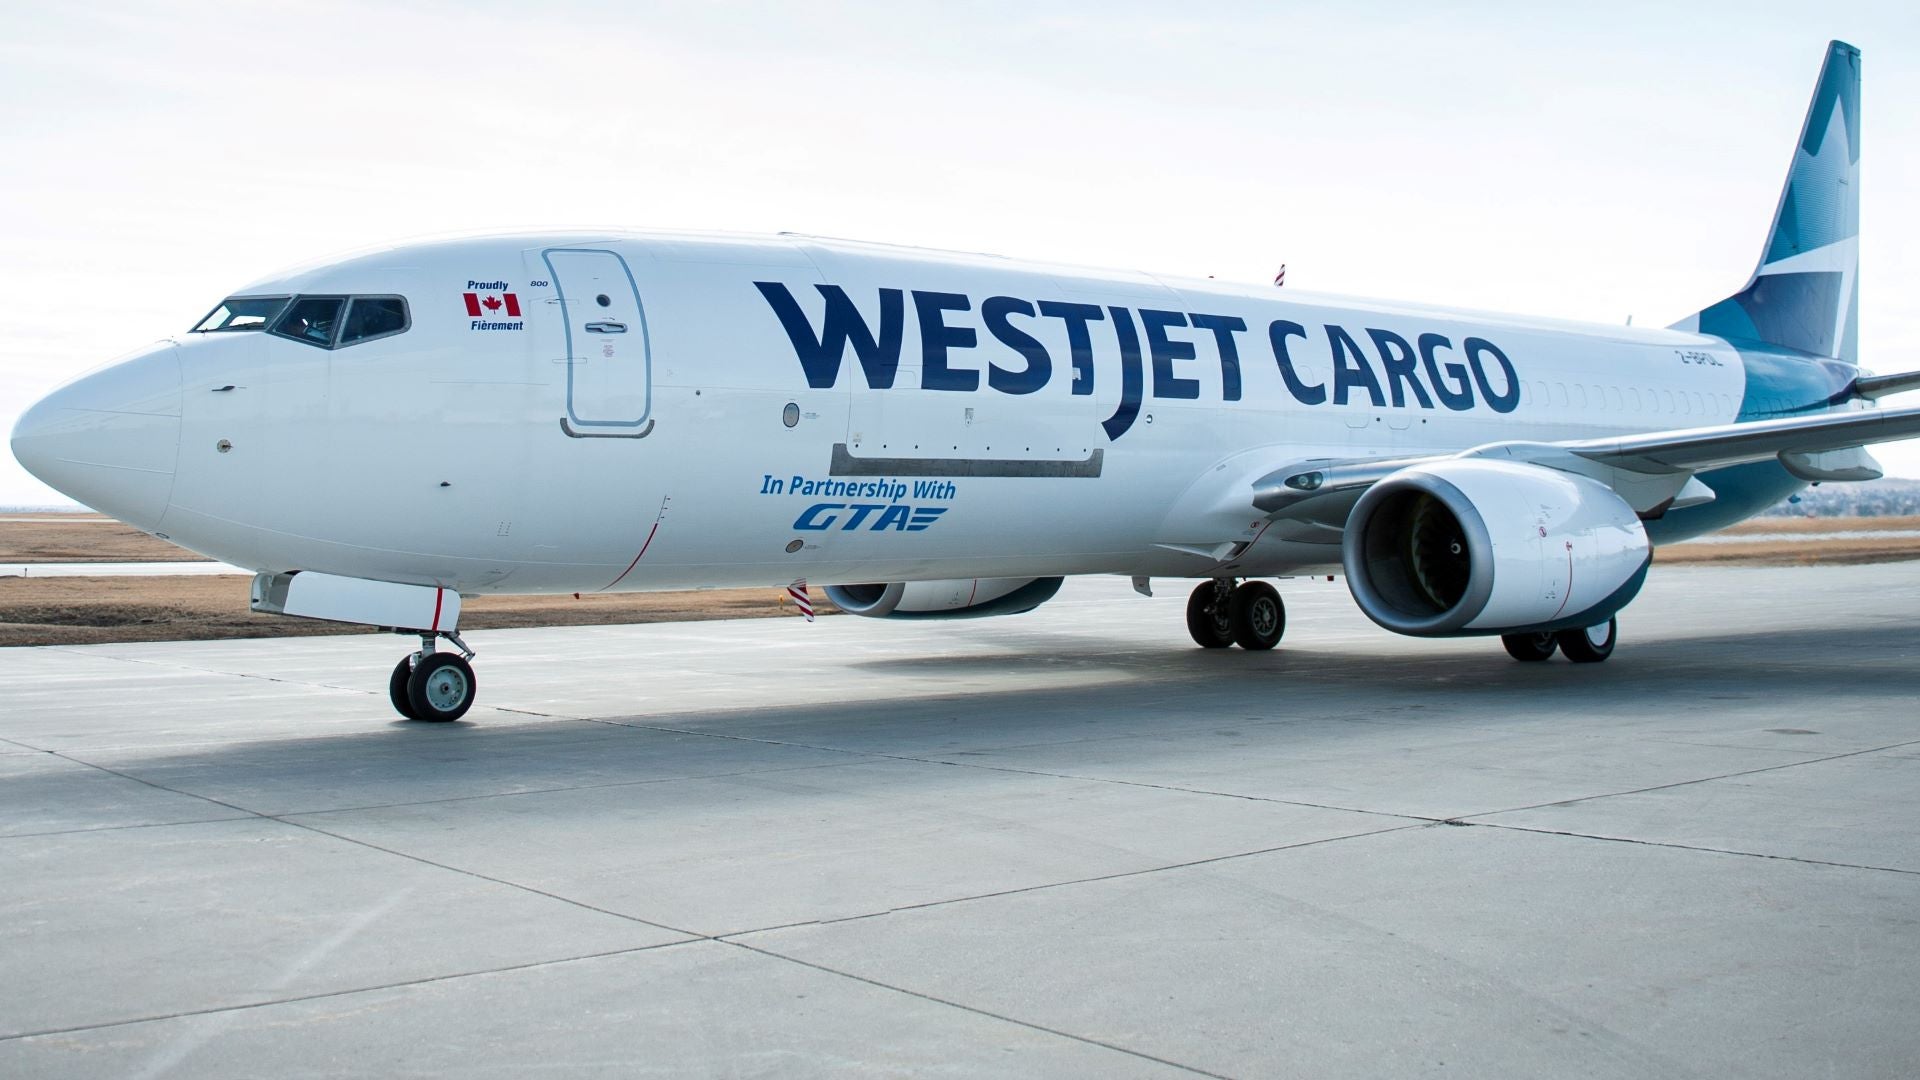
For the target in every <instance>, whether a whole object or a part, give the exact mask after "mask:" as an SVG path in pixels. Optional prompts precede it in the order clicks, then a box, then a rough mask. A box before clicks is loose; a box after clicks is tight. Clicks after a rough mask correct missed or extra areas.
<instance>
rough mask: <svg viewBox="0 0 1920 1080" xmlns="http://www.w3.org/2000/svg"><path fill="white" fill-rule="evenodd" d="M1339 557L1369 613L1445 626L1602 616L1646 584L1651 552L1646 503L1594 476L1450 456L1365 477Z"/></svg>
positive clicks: (1526, 625) (1581, 622) (1559, 625)
mask: <svg viewBox="0 0 1920 1080" xmlns="http://www.w3.org/2000/svg"><path fill="white" fill-rule="evenodd" d="M1341 557H1342V562H1344V563H1345V566H1346V571H1347V586H1348V588H1349V589H1350V590H1351V591H1352V592H1353V598H1354V600H1355V601H1356V602H1357V603H1358V604H1359V605H1360V610H1361V611H1364V612H1366V614H1367V617H1368V618H1370V619H1372V620H1373V621H1374V622H1376V623H1379V624H1380V625H1381V626H1384V627H1386V628H1387V629H1389V630H1392V631H1395V632H1396V633H1401V634H1412V635H1416V636H1420V637H1441V636H1463V635H1470V634H1506V633H1516V632H1521V631H1548V630H1569V629H1574V628H1576V627H1586V626H1595V625H1598V624H1600V623H1603V622H1606V621H1607V620H1608V619H1610V618H1612V617H1613V615H1614V613H1615V612H1617V611H1619V610H1620V609H1621V608H1623V607H1625V606H1626V605H1627V602H1628V601H1630V600H1632V599H1633V597H1634V595H1635V594H1636V593H1638V592H1639V591H1640V586H1641V584H1642V583H1643V582H1644V581H1645V580H1646V576H1647V567H1648V565H1649V564H1650V563H1651V561H1652V557H1653V556H1652V548H1651V547H1650V546H1649V545H1648V543H1647V533H1646V529H1645V528H1643V527H1642V526H1641V524H1640V518H1639V515H1637V514H1635V513H1634V511H1633V508H1632V507H1630V506H1628V505H1627V503H1626V502H1625V501H1624V500H1622V499H1621V498H1620V496H1619V495H1617V494H1615V493H1614V492H1613V490H1612V489H1611V488H1609V487H1607V486H1606V485H1605V484H1602V483H1600V482H1599V481H1597V480H1593V479H1590V478H1588V477H1584V476H1579V475H1576V474H1573V473H1567V472H1561V471H1559V470H1556V469H1549V468H1544V467H1542V466H1539V465H1528V464H1523V463H1520V462H1514V461H1491V460H1481V459H1475V458H1453V459H1449V460H1446V461H1441V462H1436V463H1434V464H1431V465H1417V466H1413V467H1410V468H1406V469H1402V470H1400V471H1399V472H1396V473H1392V474H1389V475H1388V476H1387V477H1386V478H1385V479H1383V480H1381V481H1380V482H1378V483H1376V484H1374V485H1373V487H1371V488H1369V489H1368V490H1367V493H1366V494H1365V495H1362V496H1361V497H1360V501H1359V502H1358V503H1356V504H1355V505H1354V508H1353V513H1352V515H1351V516H1349V517H1348V519H1347V527H1346V535H1345V537H1344V540H1343V542H1342V550H1341Z"/></svg>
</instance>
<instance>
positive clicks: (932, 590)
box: [826, 577, 1063, 619]
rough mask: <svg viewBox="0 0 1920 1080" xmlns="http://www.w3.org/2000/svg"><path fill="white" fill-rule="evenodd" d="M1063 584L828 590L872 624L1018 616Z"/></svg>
mask: <svg viewBox="0 0 1920 1080" xmlns="http://www.w3.org/2000/svg"><path fill="white" fill-rule="evenodd" d="M1062 580H1063V579H1061V578H1057V577H1047V578H954V579H952V580H949V581H895V582H892V583H891V584H885V585H829V586H827V590H826V591H827V599H829V600H831V601H833V604H834V606H835V607H837V608H839V609H840V610H841V611H844V612H846V613H847V614H849V615H865V616H867V617H868V618H870V619H978V618H984V617H985V616H988V615H1019V614H1021V613H1023V612H1028V611H1032V610H1033V609H1034V608H1037V607H1039V606H1040V605H1041V604H1044V603H1046V602H1047V601H1049V600H1051V599H1053V594H1054V593H1057V592H1059V591H1060V583H1061V581H1062Z"/></svg>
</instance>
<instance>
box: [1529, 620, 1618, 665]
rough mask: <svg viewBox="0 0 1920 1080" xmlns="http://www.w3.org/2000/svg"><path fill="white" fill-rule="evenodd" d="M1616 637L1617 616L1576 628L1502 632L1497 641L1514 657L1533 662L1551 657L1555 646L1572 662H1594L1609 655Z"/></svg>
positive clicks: (1616, 639)
mask: <svg viewBox="0 0 1920 1080" xmlns="http://www.w3.org/2000/svg"><path fill="white" fill-rule="evenodd" d="M1619 638H1620V627H1619V621H1618V620H1617V619H1608V620H1607V621H1606V622H1603V623H1600V624H1599V625H1597V626H1589V627H1586V628H1584V629H1579V630H1561V631H1559V632H1557V633H1556V632H1553V631H1548V632H1546V633H1540V634H1502V635H1500V644H1502V645H1505V646H1506V647H1507V655H1508V656H1511V657H1513V658H1514V659H1515V660H1524V661H1526V662H1528V663H1536V662H1538V661H1541V660H1551V659H1552V658H1553V654H1554V650H1556V649H1557V650H1559V651H1560V652H1561V653H1562V654H1564V655H1565V656H1566V658H1567V659H1569V660H1571V661H1573V662H1574V663H1576V664H1597V663H1599V662H1600V661H1602V660H1605V659H1606V658H1607V657H1609V656H1612V655H1613V645H1614V642H1616V641H1618V640H1619Z"/></svg>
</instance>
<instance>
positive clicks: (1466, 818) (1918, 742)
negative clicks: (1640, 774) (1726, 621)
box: [1443, 739, 1920, 825]
mask: <svg viewBox="0 0 1920 1080" xmlns="http://www.w3.org/2000/svg"><path fill="white" fill-rule="evenodd" d="M1907 746H1920V739H1907V740H1905V741H1902V742H1897V743H1888V744H1887V745H1885V746H1870V747H1868V748H1866V749H1865V750H1848V751H1846V752H1844V753H1839V754H1826V755H1823V756H1821V757H1812V758H1806V759H1804V760H1801V761H1787V762H1782V763H1781V764H1778V765H1762V766H1760V767H1758V768H1753V769H1739V770H1736V771H1734V772H1730V773H1721V774H1719V775H1718V776H1701V777H1696V778H1695V779H1692V780H1676V781H1674V782H1672V783H1670V784H1652V785H1649V786H1647V787H1639V788H1632V789H1629V790H1626V791H1609V792H1603V793H1601V794H1599V795H1582V796H1579V797H1577V798H1572V799H1555V800H1553V801H1552V802H1543V803H1533V804H1531V805H1529V806H1509V807H1507V808H1506V809H1504V810H1485V811H1482V812H1480V813H1477V814H1460V815H1456V816H1454V817H1450V818H1445V819H1443V820H1445V821H1447V822H1449V823H1456V822H1457V823H1459V824H1465V825H1479V824H1489V823H1487V822H1479V821H1475V820H1473V819H1475V818H1484V817H1496V816H1498V815H1500V814H1518V813H1520V812H1522V811H1525V810H1544V809H1546V808H1548V807H1553V806H1574V805H1577V804H1579V803H1583V802H1592V801H1594V800H1596V799H1617V798H1619V797H1621V796H1623V795H1644V794H1646V793H1648V792H1652V791H1668V790H1671V789H1673V788H1682V787H1690V786H1692V785H1694V784H1710V783H1713V782H1714V781H1716V780H1734V779H1738V778H1739V777H1742V776H1758V775H1760V774H1761V773H1770V772H1779V771H1781V770H1782V769H1797V768H1800V767H1801V766H1803V765H1820V764H1823V763H1825V762H1829V761H1842V760H1845V759H1847V758H1852V757H1860V756H1862V755H1865V754H1880V753H1885V752H1886V751H1888V750H1899V749H1901V748H1902V747H1907Z"/></svg>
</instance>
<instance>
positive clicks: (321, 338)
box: [273, 296, 347, 349]
mask: <svg viewBox="0 0 1920 1080" xmlns="http://www.w3.org/2000/svg"><path fill="white" fill-rule="evenodd" d="M346 302H347V301H346V298H345V297H340V296H303V297H301V298H299V299H298V300H295V301H294V302H293V304H292V305H291V306H289V307H288V308H287V313H286V314H285V315H282V316H280V321H279V322H277V323H274V324H273V332H274V333H276V334H278V335H280V336H281V337H286V338H292V339H293V340H295V341H299V342H303V343H305V344H308V345H318V346H319V347H321V348H323V349H325V348H330V347H331V346H332V345H333V332H334V330H335V329H336V328H337V327H338V326H339V323H340V309H341V308H342V307H344V306H345V305H346Z"/></svg>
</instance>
